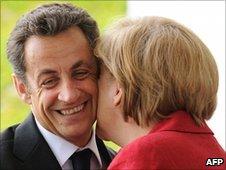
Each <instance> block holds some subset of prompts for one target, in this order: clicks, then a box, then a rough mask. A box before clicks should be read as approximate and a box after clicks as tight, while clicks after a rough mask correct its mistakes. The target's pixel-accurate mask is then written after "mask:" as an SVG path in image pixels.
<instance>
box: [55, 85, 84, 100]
mask: <svg viewBox="0 0 226 170" xmlns="http://www.w3.org/2000/svg"><path fill="white" fill-rule="evenodd" d="M80 93H81V92H80V90H79V89H77V88H76V84H75V82H73V81H67V82H64V83H63V84H62V86H61V89H60V92H59V94H58V100H60V101H64V102H67V103H71V102H74V101H76V100H77V99H78V97H79V96H80Z"/></svg>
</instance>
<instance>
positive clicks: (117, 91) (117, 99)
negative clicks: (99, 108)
mask: <svg viewBox="0 0 226 170" xmlns="http://www.w3.org/2000/svg"><path fill="white" fill-rule="evenodd" d="M122 95H123V89H122V87H121V86H120V84H119V83H116V89H115V94H114V98H113V103H114V105H115V106H118V105H119V104H120V103H121V100H122Z"/></svg>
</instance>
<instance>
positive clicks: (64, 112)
mask: <svg viewBox="0 0 226 170" xmlns="http://www.w3.org/2000/svg"><path fill="white" fill-rule="evenodd" d="M86 103H87V102H85V103H82V104H81V105H79V106H75V107H73V108H70V109H62V110H57V112H58V113H60V114H62V115H73V114H76V113H78V112H80V111H81V110H82V109H83V108H84V107H85V105H86Z"/></svg>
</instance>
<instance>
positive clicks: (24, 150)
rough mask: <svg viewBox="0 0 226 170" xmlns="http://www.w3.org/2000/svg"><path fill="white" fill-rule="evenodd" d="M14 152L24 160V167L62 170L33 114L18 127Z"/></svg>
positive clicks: (38, 169) (34, 169)
mask: <svg viewBox="0 0 226 170" xmlns="http://www.w3.org/2000/svg"><path fill="white" fill-rule="evenodd" d="M13 152H14V154H15V156H16V157H17V158H18V159H19V160H21V161H22V162H23V164H22V166H23V168H22V169H33V170H36V169H37V170H40V169H48V170H61V167H60V165H59V163H58V161H57V160H56V158H55V156H54V155H53V153H52V151H51V149H50V148H49V146H48V144H47V142H46V141H45V140H44V138H43V137H42V135H41V134H40V132H39V130H38V129H37V126H36V123H35V121H34V117H33V116H32V115H30V116H29V117H28V118H27V120H25V122H23V123H22V124H20V125H19V126H18V127H17V128H16V131H15V139H14V149H13Z"/></svg>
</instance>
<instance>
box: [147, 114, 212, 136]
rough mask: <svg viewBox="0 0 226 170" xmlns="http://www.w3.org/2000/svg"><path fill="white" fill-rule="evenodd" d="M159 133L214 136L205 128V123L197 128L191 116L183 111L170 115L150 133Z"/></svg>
mask: <svg viewBox="0 0 226 170" xmlns="http://www.w3.org/2000/svg"><path fill="white" fill-rule="evenodd" d="M160 131H178V132H185V133H206V134H212V135H213V134H214V133H213V132H212V131H211V130H210V128H209V127H208V126H207V124H206V122H203V124H202V125H201V126H198V125H197V124H196V123H195V122H194V120H193V119H192V117H191V115H190V114H189V113H187V112H185V111H177V112H174V113H171V114H170V115H169V117H168V118H166V119H164V120H162V121H160V122H159V123H157V124H156V125H155V126H154V127H153V129H152V130H151V132H150V133H154V132H160Z"/></svg>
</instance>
